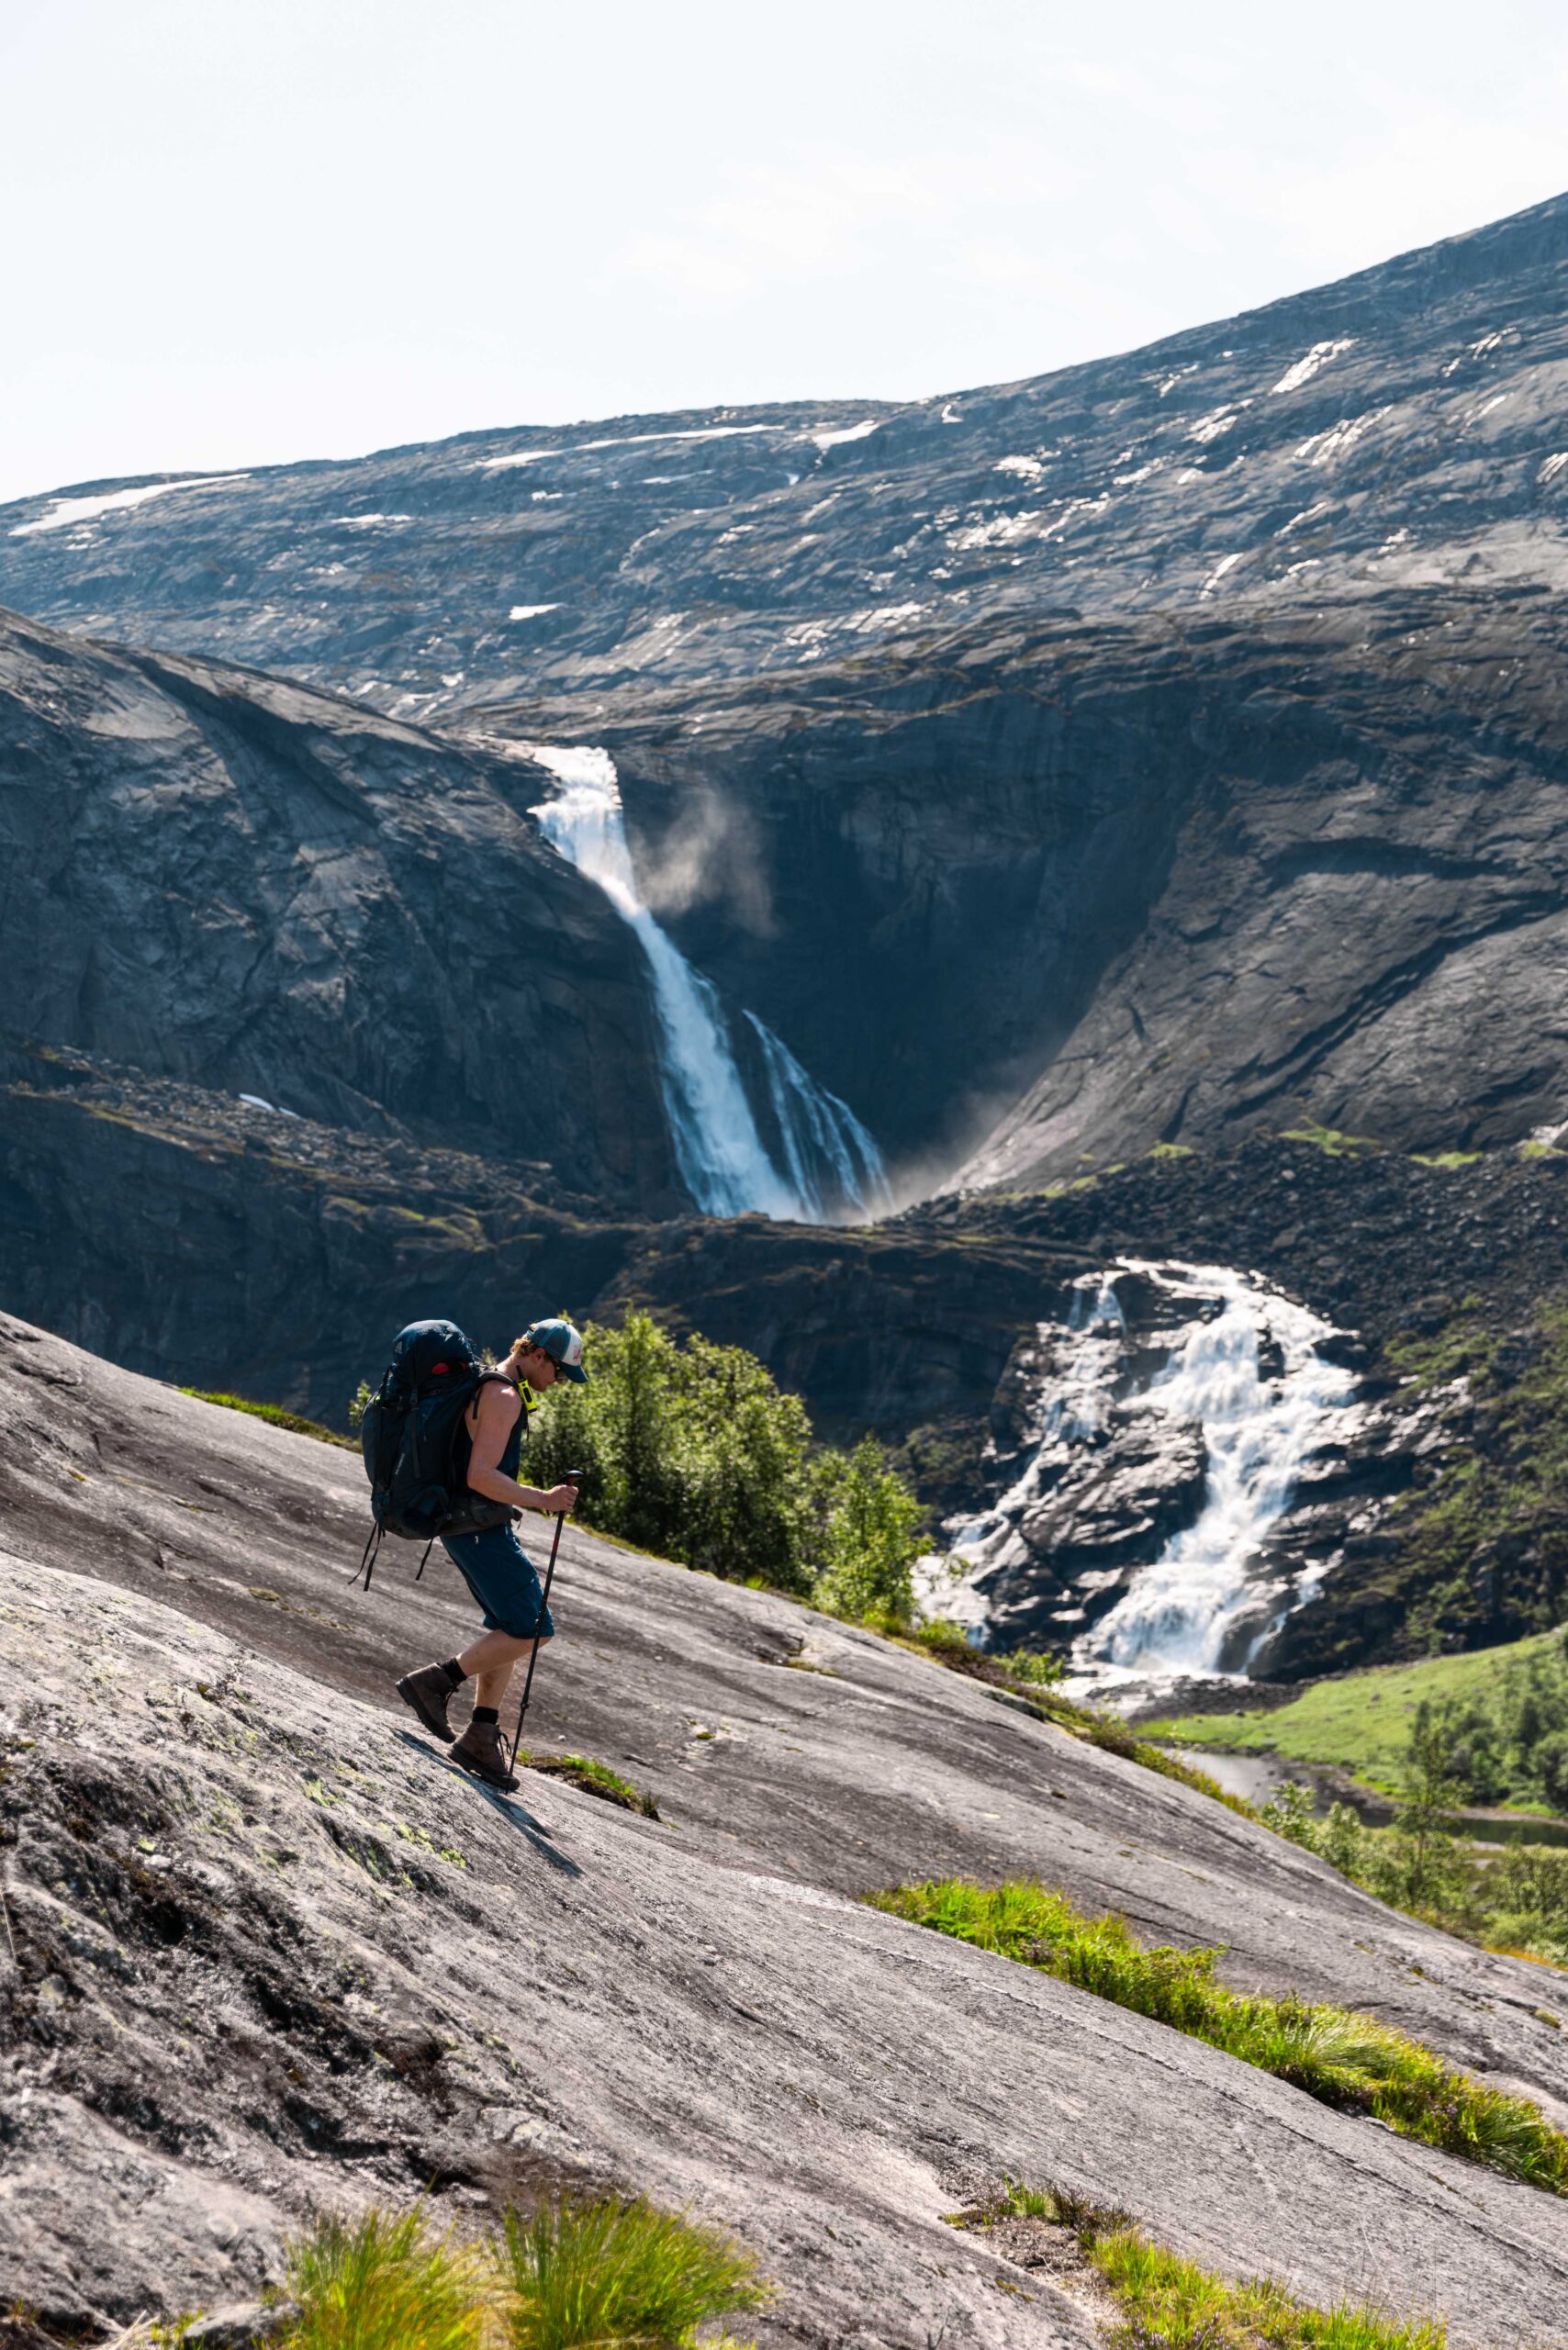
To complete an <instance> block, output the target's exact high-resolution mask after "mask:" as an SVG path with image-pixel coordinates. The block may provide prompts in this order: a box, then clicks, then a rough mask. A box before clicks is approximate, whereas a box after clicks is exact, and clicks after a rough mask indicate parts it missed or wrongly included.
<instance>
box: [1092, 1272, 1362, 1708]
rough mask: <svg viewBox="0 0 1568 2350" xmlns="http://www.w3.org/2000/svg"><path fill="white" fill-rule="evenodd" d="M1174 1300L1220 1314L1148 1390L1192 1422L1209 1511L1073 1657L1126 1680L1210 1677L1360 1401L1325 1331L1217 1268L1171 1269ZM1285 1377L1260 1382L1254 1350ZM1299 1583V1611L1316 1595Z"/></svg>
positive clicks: (1165, 1408) (1301, 1311)
mask: <svg viewBox="0 0 1568 2350" xmlns="http://www.w3.org/2000/svg"><path fill="white" fill-rule="evenodd" d="M1163 1278H1164V1284H1165V1286H1166V1288H1167V1289H1168V1290H1169V1291H1170V1293H1171V1294H1172V1295H1173V1296H1176V1297H1189V1298H1192V1299H1193V1300H1194V1301H1200V1300H1203V1299H1206V1298H1213V1297H1215V1296H1217V1297H1218V1298H1219V1299H1220V1301H1221V1311H1220V1313H1219V1314H1218V1315H1216V1316H1215V1319H1214V1320H1212V1321H1207V1322H1194V1323H1193V1324H1192V1325H1191V1326H1190V1327H1189V1329H1188V1330H1187V1332H1186V1334H1185V1336H1184V1337H1182V1340H1181V1341H1180V1343H1179V1344H1178V1346H1177V1348H1176V1349H1175V1351H1174V1353H1173V1354H1172V1356H1171V1359H1170V1362H1169V1364H1168V1365H1167V1366H1166V1368H1165V1370H1164V1371H1161V1372H1160V1374H1159V1378H1158V1379H1157V1380H1155V1382H1153V1384H1152V1385H1151V1386H1150V1388H1149V1390H1148V1401H1149V1402H1150V1403H1151V1404H1155V1405H1156V1406H1157V1408H1159V1410H1160V1411H1161V1412H1163V1413H1165V1414H1166V1415H1167V1416H1170V1417H1171V1418H1177V1419H1184V1420H1196V1421H1197V1422H1198V1423H1199V1425H1200V1426H1201V1427H1202V1429H1203V1432H1204V1449H1205V1451H1206V1453H1207V1455H1208V1470H1207V1475H1206V1478H1205V1481H1204V1499H1203V1505H1202V1507H1201V1508H1200V1510H1199V1512H1198V1516H1196V1518H1195V1519H1194V1520H1193V1524H1192V1525H1191V1526H1189V1527H1186V1528H1185V1529H1184V1530H1183V1531H1182V1533H1180V1534H1177V1535H1174V1536H1172V1538H1171V1539H1170V1542H1168V1543H1167V1545H1166V1547H1165V1550H1163V1552H1162V1553H1161V1555H1160V1556H1159V1558H1158V1559H1157V1560H1156V1561H1155V1562H1154V1564H1153V1565H1152V1566H1150V1567H1145V1568H1144V1569H1143V1570H1142V1572H1140V1573H1138V1574H1137V1575H1135V1576H1134V1578H1133V1581H1132V1583H1131V1585H1130V1587H1129V1589H1128V1590H1127V1591H1126V1593H1125V1595H1123V1597H1122V1598H1121V1599H1119V1600H1118V1601H1117V1603H1116V1605H1115V1606H1114V1607H1113V1608H1112V1609H1111V1610H1110V1612H1109V1614H1108V1615H1106V1616H1104V1617H1102V1618H1101V1620H1100V1622H1099V1623H1098V1624H1097V1625H1096V1626H1095V1628H1094V1629H1093V1631H1092V1632H1091V1633H1088V1634H1087V1635H1086V1636H1085V1637H1084V1639H1082V1640H1081V1642H1080V1644H1079V1662H1081V1663H1082V1664H1084V1665H1087V1666H1095V1665H1098V1666H1099V1667H1100V1668H1101V1669H1102V1673H1103V1669H1104V1668H1105V1667H1107V1666H1109V1667H1112V1668H1114V1669H1118V1670H1120V1671H1122V1672H1139V1673H1214V1672H1215V1671H1217V1669H1218V1666H1219V1661H1220V1658H1221V1656H1222V1655H1223V1654H1224V1651H1225V1647H1226V1636H1227V1634H1228V1633H1229V1631H1230V1629H1231V1627H1232V1626H1233V1624H1234V1623H1235V1621H1236V1619H1237V1617H1238V1616H1240V1615H1241V1614H1242V1613H1243V1612H1244V1611H1250V1610H1255V1609H1256V1606H1257V1602H1258V1597H1259V1593H1258V1589H1257V1586H1256V1584H1255V1583H1249V1580H1248V1573H1247V1570H1248V1567H1249V1562H1250V1561H1252V1560H1254V1559H1255V1558H1256V1557H1257V1555H1258V1552H1259V1551H1260V1550H1261V1548H1262V1546H1263V1543H1264V1540H1265V1539H1266V1538H1267V1536H1268V1534H1269V1531H1270V1529H1271V1527H1272V1526H1273V1525H1274V1524H1275V1523H1276V1521H1277V1520H1278V1519H1279V1518H1281V1517H1282V1516H1284V1513H1285V1512H1286V1510H1287V1509H1288V1508H1289V1507H1290V1504H1291V1497H1292V1495H1293V1494H1294V1490H1295V1486H1296V1484H1297V1483H1298V1481H1299V1479H1300V1477H1301V1473H1302V1471H1303V1470H1304V1468H1305V1465H1306V1463H1307V1461H1308V1460H1310V1459H1311V1457H1312V1455H1313V1453H1314V1452H1316V1451H1317V1450H1319V1449H1321V1447H1322V1446H1323V1444H1324V1442H1325V1440H1326V1438H1327V1437H1328V1436H1329V1434H1330V1433H1331V1431H1332V1428H1333V1425H1334V1415H1336V1414H1337V1413H1338V1412H1339V1411H1341V1410H1342V1409H1343V1408H1344V1407H1345V1406H1346V1405H1347V1404H1349V1403H1350V1399H1351V1397H1352V1395H1353V1393H1354V1392H1355V1381H1354V1379H1353V1378H1352V1376H1351V1375H1350V1372H1349V1371H1342V1370H1340V1369H1338V1367H1337V1366H1336V1365H1335V1364H1333V1363H1327V1362H1325V1361H1324V1360H1323V1359H1322V1357H1321V1356H1320V1355H1319V1354H1318V1351H1317V1343H1318V1341H1319V1340H1320V1339H1322V1338H1326V1337H1327V1336H1328V1335H1329V1326H1328V1324H1327V1322H1322V1321H1320V1320H1319V1319H1318V1317H1317V1316H1316V1315H1315V1314H1309V1313H1308V1312H1307V1310H1306V1308H1305V1306H1303V1305H1295V1304H1292V1302H1291V1301H1290V1299H1288V1298H1284V1297H1279V1296H1275V1295H1274V1294H1272V1293H1271V1292H1268V1291H1265V1290H1263V1289H1262V1288H1261V1287H1260V1285H1259V1284H1258V1283H1256V1282H1254V1281H1249V1280H1248V1279H1247V1278H1246V1277H1245V1276H1244V1275H1243V1274H1240V1273H1235V1272H1230V1271H1228V1270H1226V1268H1224V1267H1223V1266H1213V1265H1210V1266H1191V1265H1182V1266H1170V1267H1166V1268H1164V1269H1163ZM1264 1335H1267V1336H1268V1337H1271V1338H1272V1339H1273V1341H1274V1343H1275V1345H1276V1346H1277V1347H1278V1348H1279V1350H1280V1355H1281V1359H1282V1365H1283V1368H1282V1372H1281V1375H1280V1377H1279V1379H1278V1380H1277V1381H1271V1380H1268V1379H1265V1377H1264V1376H1263V1374H1262V1370H1261V1366H1260V1360H1259V1339H1260V1337H1262V1336H1264ZM1312 1587H1314V1586H1310V1585H1307V1584H1299V1585H1298V1586H1297V1588H1296V1591H1295V1593H1294V1604H1295V1605H1297V1606H1299V1605H1300V1604H1301V1603H1302V1601H1303V1600H1305V1599H1306V1598H1307V1597H1309V1596H1310V1595H1311V1588H1312Z"/></svg>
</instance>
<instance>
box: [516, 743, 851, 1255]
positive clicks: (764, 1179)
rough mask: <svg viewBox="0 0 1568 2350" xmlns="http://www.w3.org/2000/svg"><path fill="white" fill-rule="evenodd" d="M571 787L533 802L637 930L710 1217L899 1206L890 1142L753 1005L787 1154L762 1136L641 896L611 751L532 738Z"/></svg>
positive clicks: (716, 1020)
mask: <svg viewBox="0 0 1568 2350" xmlns="http://www.w3.org/2000/svg"><path fill="white" fill-rule="evenodd" d="M524 747H526V749H527V751H528V753H529V755H530V756H532V758H534V759H537V760H538V762H539V763H540V765H541V766H542V767H547V768H548V769H549V770H550V772H551V774H553V775H554V777H555V778H557V779H558V781H559V783H560V785H561V789H560V791H559V792H558V793H557V795H556V796H555V798H554V799H553V800H544V801H543V802H542V803H541V805H540V806H538V807H537V808H534V809H532V810H531V811H530V813H531V814H532V815H533V816H535V817H536V818H537V819H538V822H539V826H540V830H541V831H542V832H543V834H544V836H545V838H546V839H547V840H548V841H549V842H550V843H551V845H552V846H553V847H554V848H555V849H557V850H558V851H559V852H560V854H561V855H562V856H564V857H565V858H566V861H567V863H568V864H570V865H574V866H576V867H577V871H578V872H579V873H581V874H583V875H584V876H585V878H587V879H588V880H590V881H595V882H597V883H598V885H599V888H600V889H601V890H603V891H604V893H605V896H606V897H607V898H608V899H609V900H610V904H611V905H612V906H613V907H614V908H615V910H616V912H617V913H619V914H620V916H621V917H622V921H623V922H625V923H627V924H628V926H629V927H630V928H631V929H632V931H633V933H634V934H635V935H636V938H637V942H638V944H639V946H641V947H642V950H643V954H644V958H645V960H646V962H647V966H648V974H649V978H650V979H651V981H652V983H653V1001H654V1012H655V1020H656V1023H657V1026H658V1032H659V1076H660V1082H661V1089H662V1091H663V1095H664V1102H665V1111H666V1116H667V1117H668V1119H669V1125H670V1136H671V1140H672V1142H673V1144H674V1147H675V1157H676V1164H677V1166H678V1169H679V1170H680V1177H681V1181H682V1182H683V1183H684V1184H685V1185H686V1188H687V1190H688V1191H689V1192H690V1194H691V1197H692V1199H693V1200H694V1201H695V1203H696V1204H697V1206H698V1207H699V1208H700V1210H701V1211H702V1213H703V1214H705V1215H744V1214H747V1213H748V1212H753V1211H756V1210H760V1211H761V1213H762V1214H764V1215H769V1216H776V1217H779V1218H787V1219H792V1220H794V1221H796V1222H799V1223H805V1224H823V1223H826V1222H828V1221H829V1220H830V1219H831V1218H834V1217H835V1216H837V1215H842V1214H846V1213H850V1214H857V1215H861V1216H870V1215H873V1214H880V1213H881V1212H882V1211H883V1210H884V1209H885V1208H886V1207H887V1206H888V1205H889V1204H890V1202H889V1194H888V1187H887V1179H886V1175H885V1173H884V1170H883V1167H882V1160H881V1154H880V1153H879V1150H878V1148H877V1146H876V1143H875V1142H874V1141H873V1140H872V1137H871V1136H870V1135H869V1134H868V1132H867V1130H866V1128H865V1127H864V1126H863V1125H861V1123H860V1121H859V1119H858V1118H857V1117H856V1115H855V1113H854V1112H853V1111H852V1110H851V1109H850V1108H849V1107H848V1105H847V1103H846V1102H841V1101H840V1100H839V1098H838V1096H837V1095H836V1094H835V1093H830V1092H828V1091H827V1090H826V1089H825V1087H823V1086H820V1085H818V1084H817V1083H816V1082H815V1080H813V1079H812V1077H811V1076H810V1074H809V1073H808V1072H807V1070H805V1069H802V1068H801V1063H800V1062H799V1061H798V1060H797V1059H796V1058H795V1056H794V1054H793V1053H791V1052H790V1049H789V1046H787V1045H785V1044H784V1043H783V1041H782V1039H781V1038H779V1037H778V1036H776V1035H774V1033H773V1031H772V1029H771V1028H769V1027H767V1025H766V1024H765V1023H764V1022H762V1021H760V1020H758V1019H757V1017H756V1014H755V1013H750V1012H748V1013H745V1019H746V1020H747V1021H748V1022H749V1024H750V1025H751V1027H752V1029H753V1030H754V1032H755V1034H756V1040H757V1046H758V1054H759V1059H760V1064H761V1068H762V1071H763V1075H764V1079H765V1081H766V1084H767V1095H768V1108H769V1110H770V1112H771V1114H772V1118H773V1122H774V1124H775V1125H776V1127H777V1130H778V1147H779V1151H780V1154H781V1156H782V1158H783V1160H784V1170H783V1172H782V1173H781V1172H780V1171H779V1169H778V1166H777V1165H776V1164H775V1161H774V1158H773V1157H772V1155H771V1153H770V1152H769V1150H768V1148H767V1145H766V1144H765V1142H764V1140H763V1137H762V1134H761V1132H760V1130H759V1128H758V1125H757V1121H756V1113H754V1111H753V1108H752V1105H751V1102H750V1100H749V1098H748V1096H747V1093H746V1089H745V1081H744V1080H743V1078H742V1075H741V1071H740V1069H739V1067H738V1065H737V1063H736V1060H735V1056H734V1050H733V1048H732V1046H731V1043H730V1037H729V1030H728V1026H727V1024H726V1022H725V1018H724V1009H723V1005H722V1002H721V1000H720V996H719V991H718V990H717V989H716V988H715V987H714V986H713V984H712V982H711V980H710V979H705V978H704V977H703V975H702V973H701V972H700V971H698V970H695V969H693V968H692V966H691V965H690V964H689V962H688V961H687V959H686V957H685V956H684V955H683V954H682V953H681V952H680V949H679V948H678V946H676V944H675V942H674V940H673V939H672V938H671V937H670V936H669V935H668V934H667V933H666V931H665V930H664V929H663V928H662V927H661V925H660V924H659V923H658V922H657V921H656V920H655V917H654V915H653V914H652V913H651V912H649V910H648V908H647V906H646V905H645V904H644V902H643V899H642V896H641V893H640V892H639V890H638V888H637V879H636V875H635V872H634V870H633V864H632V852H631V848H630V845H629V844H628V842H627V838H626V823H625V817H624V813H623V811H622V804H621V790H620V786H619V783H618V781H617V779H616V774H615V766H614V762H613V761H612V760H611V758H610V755H609V753H608V752H606V751H602V750H599V749H593V748H588V747H574V748H566V749H563V748H557V747H555V746H554V745H550V744H528V745H526V746H524Z"/></svg>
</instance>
